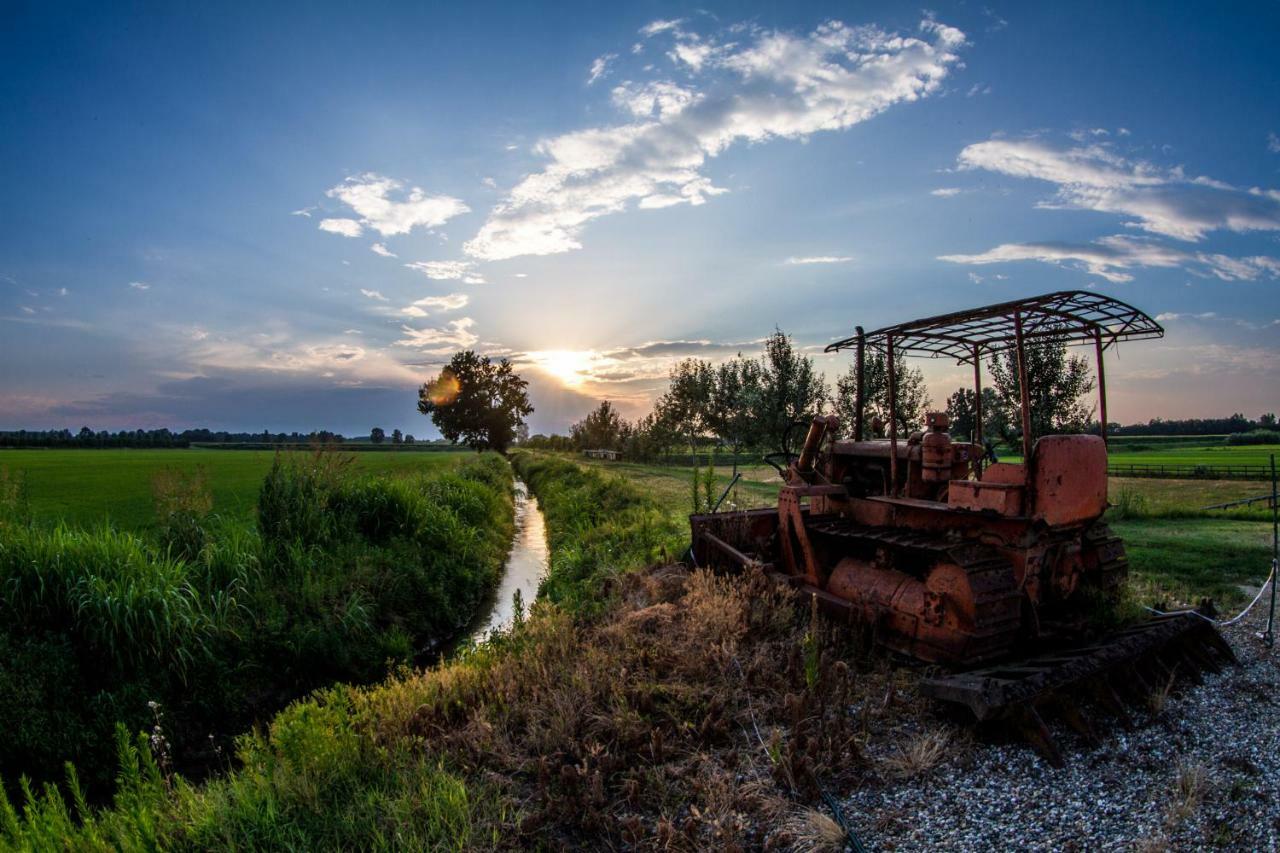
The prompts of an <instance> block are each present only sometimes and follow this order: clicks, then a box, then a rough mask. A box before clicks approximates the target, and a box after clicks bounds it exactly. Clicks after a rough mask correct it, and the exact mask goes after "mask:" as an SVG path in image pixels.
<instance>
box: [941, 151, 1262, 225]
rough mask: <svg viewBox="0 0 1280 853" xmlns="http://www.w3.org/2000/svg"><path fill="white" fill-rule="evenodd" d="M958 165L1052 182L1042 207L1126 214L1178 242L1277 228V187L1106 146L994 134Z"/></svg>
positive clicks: (964, 152)
mask: <svg viewBox="0 0 1280 853" xmlns="http://www.w3.org/2000/svg"><path fill="white" fill-rule="evenodd" d="M959 163H960V167H961V168H964V169H985V170H987V171H992V172H999V173H1002V174H1005V175H1011V176H1013V177H1018V178H1035V179H1037V180H1042V181H1048V182H1050V183H1053V184H1057V185H1058V191H1057V195H1056V196H1055V197H1054V199H1053V200H1052V201H1048V202H1045V203H1044V204H1043V206H1045V207H1067V208H1075V209H1079V210H1094V211H1099V212H1103V213H1115V214H1121V215H1124V216H1130V217H1133V218H1134V221H1132V222H1130V223H1128V224H1130V225H1132V226H1134V227H1137V228H1141V229H1143V230H1144V231H1150V232H1152V233H1156V234H1164V235H1167V236H1169V237H1176V238H1178V239H1180V240H1199V239H1201V238H1202V237H1204V235H1205V234H1206V233H1208V232H1210V231H1217V230H1224V229H1225V230H1230V231H1238V232H1244V231H1280V191H1277V190H1266V189H1260V188H1257V187H1254V188H1248V189H1246V188H1241V187H1234V186H1231V185H1230V184H1226V183H1223V182H1221V181H1216V180H1213V179H1212V178H1206V177H1197V178H1189V177H1187V176H1186V175H1185V174H1184V173H1183V170H1182V168H1181V167H1178V168H1173V169H1166V168H1161V167H1159V166H1156V165H1154V164H1152V163H1149V162H1146V161H1143V160H1129V159H1126V158H1125V157H1122V156H1121V155H1119V154H1117V153H1115V151H1114V149H1113V148H1112V147H1111V146H1108V145H1105V144H1098V143H1094V144H1089V145H1081V146H1077V147H1072V148H1064V147H1061V146H1057V145H1054V144H1051V143H1048V142H1045V141H1042V140H1039V139H1020V140H1013V139H992V140H989V141H987V142H979V143H976V144H974V145H970V146H968V147H966V148H965V149H964V150H963V151H961V152H960V156H959Z"/></svg>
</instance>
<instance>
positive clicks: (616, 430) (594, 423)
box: [569, 400, 626, 450]
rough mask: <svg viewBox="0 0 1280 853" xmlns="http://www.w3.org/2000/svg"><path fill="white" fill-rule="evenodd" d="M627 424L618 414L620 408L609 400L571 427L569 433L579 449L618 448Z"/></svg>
mask: <svg viewBox="0 0 1280 853" xmlns="http://www.w3.org/2000/svg"><path fill="white" fill-rule="evenodd" d="M625 428H626V424H625V423H624V422H623V420H622V418H620V417H619V416H618V410H617V409H615V408H614V407H613V404H612V403H610V402H609V401H608V400H605V401H604V402H602V403H601V404H600V405H599V406H598V407H597V408H595V409H593V410H592V411H591V412H589V413H588V414H587V416H586V417H585V418H583V419H582V420H580V421H578V422H577V423H576V424H574V425H573V426H571V427H569V435H570V437H572V438H573V443H574V446H575V447H577V448H578V449H579V450H586V449H593V450H596V449H603V450H618V449H620V446H621V443H622V437H623V434H624V431H625Z"/></svg>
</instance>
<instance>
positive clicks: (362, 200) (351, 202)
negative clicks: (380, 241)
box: [320, 172, 470, 237]
mask: <svg viewBox="0 0 1280 853" xmlns="http://www.w3.org/2000/svg"><path fill="white" fill-rule="evenodd" d="M325 195H327V196H329V198H334V199H337V200H338V201H340V202H342V203H343V204H345V205H346V206H347V207H349V208H351V209H352V210H353V211H355V213H356V215H357V216H359V217H360V218H359V221H358V222H355V224H356V225H357V226H362V227H364V228H370V229H372V230H374V231H377V232H378V233H379V234H381V235H382V236H383V237H391V236H394V235H396V234H408V233H409V232H410V231H412V230H413V229H414V228H417V227H424V228H435V227H437V226H439V225H443V224H444V223H446V222H448V221H449V220H450V219H452V218H453V217H455V216H458V215H460V214H463V213H466V212H467V211H469V210H470V208H469V207H467V206H466V205H465V204H463V203H462V201H461V200H460V199H456V198H452V197H451V196H447V195H428V194H427V193H426V192H425V191H424V190H422V189H421V188H419V187H410V188H409V189H408V190H406V189H405V185H404V184H403V183H401V182H400V181H398V180H396V179H395V178H388V177H384V176H382V175H378V174H374V173H373V172H366V173H364V174H363V175H353V176H351V177H349V178H347V179H346V180H345V181H343V182H342V183H340V184H338V185H337V186H336V187H333V188H332V189H330V190H329V191H328V192H326V193H325ZM325 222H342V223H352V222H354V220H350V219H338V220H334V219H326V220H324V221H323V222H321V223H320V228H321V230H324V231H333V232H334V233H338V234H342V235H343V236H346V237H355V236H358V235H359V233H360V232H359V230H356V231H355V233H349V231H350V226H349V225H343V226H341V227H343V228H346V229H348V230H337V228H325Z"/></svg>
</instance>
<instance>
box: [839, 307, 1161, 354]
mask: <svg viewBox="0 0 1280 853" xmlns="http://www.w3.org/2000/svg"><path fill="white" fill-rule="evenodd" d="M1019 323H1020V324H1021V327H1022V329H1021V338H1022V339H1023V340H1024V341H1026V342H1027V343H1032V342H1034V341H1035V340H1037V339H1045V338H1048V339H1052V340H1054V341H1063V342H1065V343H1067V344H1095V343H1100V345H1101V347H1102V348H1103V349H1106V348H1107V347H1110V346H1111V345H1113V344H1115V343H1116V342H1118V341H1123V340H1143V339H1151V338H1161V337H1164V327H1163V326H1161V325H1160V324H1159V323H1157V322H1156V321H1155V320H1153V319H1152V318H1151V317H1150V316H1148V315H1147V314H1146V313H1145V312H1143V311H1140V310H1138V309H1137V308H1134V307H1133V306H1132V305H1129V304H1128V303H1126V302H1121V301H1120V300H1118V299H1113V298H1111V297H1109V296H1103V295H1102V294H1100V293H1090V292H1089V291H1085V290H1062V291H1058V292H1056V293H1046V294H1044V295H1042V296H1032V297H1029V298H1027V299H1017V300H1014V301H1012V302H1000V303H997V304H995V305H987V306H984V307H981V308H972V309H969V310H967V311H955V312H952V313H950V314H940V315H938V316H936V317H926V318H924V319H921V320H911V321H909V322H906V323H899V324H897V325H895V326H885V327H884V328H882V329H876V330H875V331H873V332H866V333H863V332H862V330H861V327H859V330H858V334H856V335H853V336H852V337H848V338H844V339H843V340H839V341H836V342H835V343H833V344H830V345H828V346H827V347H826V349H825V352H836V351H838V350H842V349H845V348H847V347H852V346H856V345H857V343H858V341H859V339H861V340H862V341H863V342H864V344H865V345H866V346H869V347H871V348H873V349H876V350H878V351H880V352H882V353H883V352H884V351H885V350H886V349H887V345H888V342H889V341H890V340H892V342H893V349H894V351H895V352H896V351H902V352H903V353H906V354H909V355H916V356H927V357H930V358H938V357H940V356H945V357H950V358H954V359H955V360H956V361H957V362H958V363H960V364H972V363H973V361H974V359H975V358H978V357H980V353H981V352H982V351H983V350H985V351H986V352H988V353H994V352H1000V351H1002V350H1006V349H1013V348H1014V347H1016V346H1017V341H1018V338H1019V334H1018V330H1017V328H1016V327H1017V325H1018V324H1019Z"/></svg>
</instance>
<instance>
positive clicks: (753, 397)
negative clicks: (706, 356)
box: [706, 353, 763, 475]
mask: <svg viewBox="0 0 1280 853" xmlns="http://www.w3.org/2000/svg"><path fill="white" fill-rule="evenodd" d="M762 373H763V371H762V369H761V367H760V362H758V361H756V360H755V359H753V358H746V357H744V356H743V355H742V353H738V355H737V356H736V357H735V358H732V359H730V360H729V361H726V362H724V363H723V364H721V365H720V366H719V367H717V368H716V369H715V372H714V374H713V375H712V382H711V387H710V399H709V400H708V406H707V412H706V426H707V428H708V429H709V430H710V431H711V432H712V433H714V434H715V436H716V437H717V438H719V439H720V442H721V443H722V444H724V445H725V446H726V447H728V448H729V450H730V451H731V452H732V453H733V473H734V474H735V475H736V474H737V473H738V453H739V452H741V451H742V449H743V448H745V447H748V446H750V445H752V444H755V443H756V441H757V435H758V434H759V432H760V430H759V424H758V423H757V421H756V418H755V412H756V410H757V409H758V408H759V400H760V393H761V376H762Z"/></svg>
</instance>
